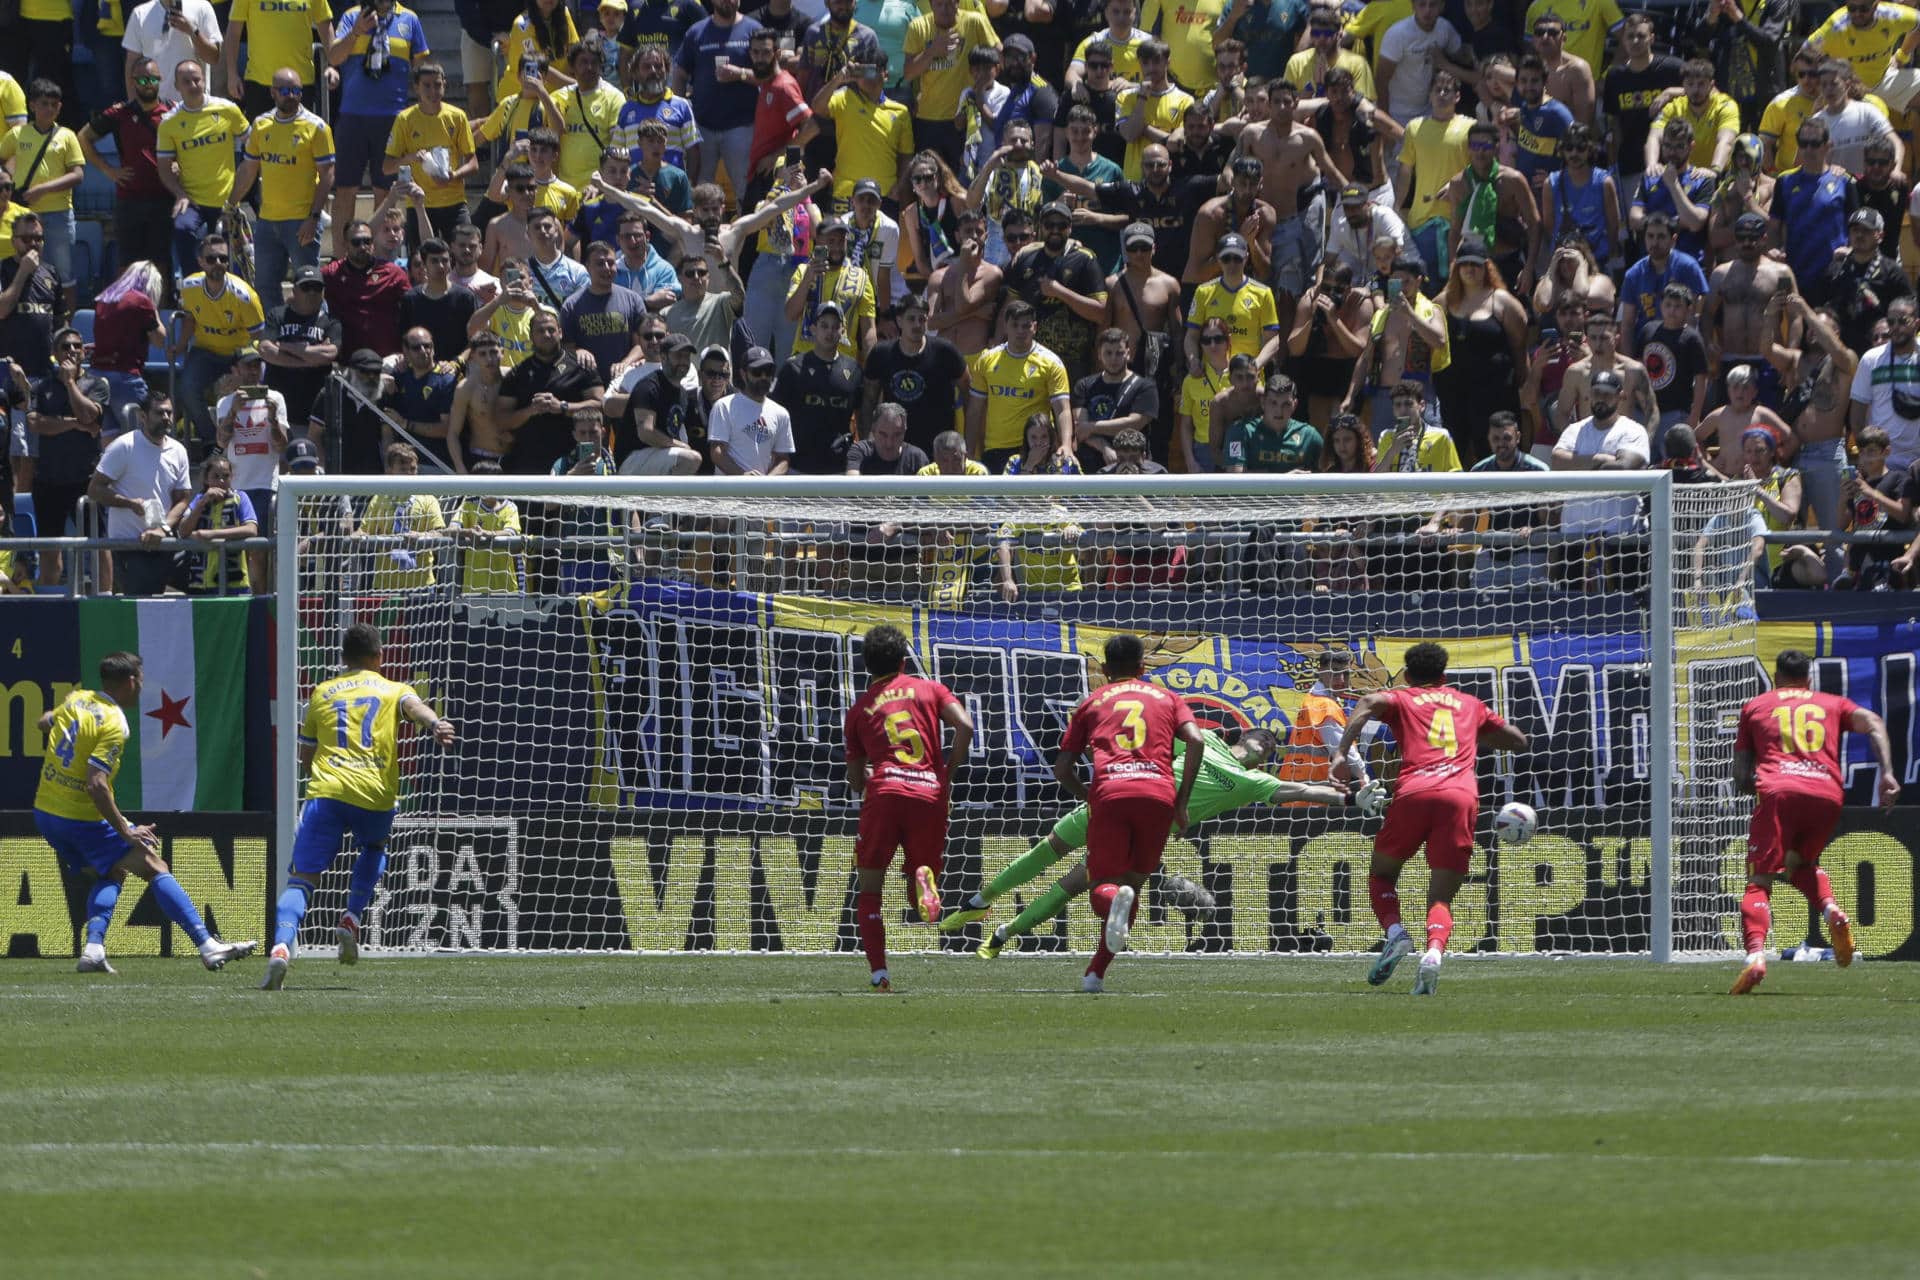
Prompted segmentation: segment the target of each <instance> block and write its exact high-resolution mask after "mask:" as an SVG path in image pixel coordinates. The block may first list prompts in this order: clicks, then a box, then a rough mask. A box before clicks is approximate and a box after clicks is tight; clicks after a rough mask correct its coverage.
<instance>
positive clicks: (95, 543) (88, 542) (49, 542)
mask: <svg viewBox="0 0 1920 1280" xmlns="http://www.w3.org/2000/svg"><path fill="white" fill-rule="evenodd" d="M0 551H14V552H23V551H27V552H47V551H58V552H60V553H61V564H60V570H61V572H60V576H61V578H62V579H63V586H64V591H63V592H62V594H65V595H69V596H86V595H93V594H97V593H96V592H95V591H94V590H92V588H93V587H95V586H96V585H97V584H98V582H99V581H100V575H99V572H98V570H97V568H93V570H92V571H91V572H83V568H92V566H93V561H94V557H95V556H96V555H98V554H99V553H100V552H102V551H160V552H168V553H171V554H175V555H177V554H179V553H181V552H198V553H200V554H202V555H214V554H217V553H219V552H225V551H265V552H267V553H268V554H269V555H271V554H272V552H273V539H272V538H235V539H233V540H232V541H230V542H222V543H220V544H219V545H218V546H212V545H209V544H207V543H205V542H195V541H193V540H192V539H189V538H167V539H163V540H162V541H159V542H148V541H144V540H142V539H140V538H37V537H36V538H0ZM269 578H271V575H269ZM208 594H212V595H237V594H240V593H239V592H238V591H234V590H229V584H228V580H227V558H226V556H224V555H222V556H220V560H219V571H218V573H217V574H216V575H215V582H214V589H213V591H211V592H209V593H208ZM5 598H6V597H4V596H0V600H4V599H5Z"/></svg>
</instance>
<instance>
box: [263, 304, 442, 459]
mask: <svg viewBox="0 0 1920 1280" xmlns="http://www.w3.org/2000/svg"><path fill="white" fill-rule="evenodd" d="M266 336H267V337H268V338H270V339H272V340H273V341H274V342H277V343H279V344H280V345H281V346H283V347H313V346H325V345H326V344H328V343H332V344H333V345H334V346H335V347H336V348H337V347H338V346H339V345H340V322H339V321H338V320H336V319H334V318H333V316H332V315H331V314H329V313H328V312H327V310H326V309H325V308H324V307H323V308H322V309H321V310H320V311H319V312H318V313H317V314H315V315H310V316H308V315H301V314H300V313H299V312H298V311H295V310H294V309H293V307H292V305H291V304H288V305H286V306H280V307H275V308H274V310H273V314H272V315H271V316H269V317H267V332H266ZM461 346H462V349H463V350H464V349H465V344H464V343H462V344H461ZM348 354H350V353H349V352H345V351H342V352H340V355H341V356H343V357H344V356H346V355H348ZM329 372H330V371H329V370H328V369H326V368H324V367H322V368H316V369H283V368H281V367H280V366H279V365H277V364H269V365H268V366H267V385H268V386H269V387H271V388H273V389H274V390H275V391H278V392H279V393H280V394H281V396H282V397H283V398H285V400H286V402H287V424H288V425H289V426H291V427H292V428H293V429H294V430H296V431H298V430H300V429H302V425H303V424H304V423H305V422H306V421H307V419H308V418H310V417H312V416H313V411H314V402H315V401H316V400H318V399H319V397H320V392H321V391H322V390H324V389H325V387H326V385H327V374H328V373H329Z"/></svg>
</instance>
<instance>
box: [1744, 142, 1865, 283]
mask: <svg viewBox="0 0 1920 1280" xmlns="http://www.w3.org/2000/svg"><path fill="white" fill-rule="evenodd" d="M1796 136H1797V137H1798V138H1799V140H1800V167H1799V168H1797V169H1790V170H1788V171H1787V172H1786V173H1783V174H1781V175H1780V178H1779V180H1778V181H1777V182H1775V183H1774V187H1773V210H1772V213H1771V223H1772V243H1774V244H1777V245H1778V246H1779V247H1780V248H1782V249H1784V250H1785V251H1786V255H1787V265H1788V266H1790V267H1792V268H1793V275H1794V279H1795V280H1809V281H1811V280H1814V279H1817V278H1818V277H1819V275H1820V273H1821V272H1822V271H1825V270H1826V269H1827V263H1828V262H1829V261H1831V260H1832V258H1833V255H1834V254H1835V253H1836V252H1838V251H1839V250H1840V249H1842V248H1844V247H1845V246H1846V243H1847V219H1848V218H1849V217H1851V216H1852V214H1853V211H1854V210H1855V209H1857V208H1859V207H1860V189H1859V186H1858V184H1856V183H1855V182H1854V180H1853V175H1852V174H1850V173H1848V172H1847V171H1846V170H1845V169H1843V168H1841V167H1840V166H1839V165H1837V164H1834V163H1833V138H1832V135H1831V134H1829V133H1828V131H1827V123H1826V121H1824V120H1822V119H1820V117H1819V116H1818V115H1814V116H1811V117H1809V118H1808V119H1807V120H1805V121H1803V122H1802V123H1801V125H1800V128H1799V131H1798V133H1797V135H1796ZM1742 217H1743V218H1744V215H1742ZM1735 233H1736V235H1737V234H1738V224H1737V223H1736V224H1735Z"/></svg>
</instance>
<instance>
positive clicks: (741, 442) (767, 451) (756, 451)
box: [703, 347, 794, 476]
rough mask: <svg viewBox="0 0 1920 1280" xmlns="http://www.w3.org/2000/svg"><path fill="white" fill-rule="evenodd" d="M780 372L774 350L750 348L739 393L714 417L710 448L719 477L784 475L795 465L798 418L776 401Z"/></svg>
mask: <svg viewBox="0 0 1920 1280" xmlns="http://www.w3.org/2000/svg"><path fill="white" fill-rule="evenodd" d="M703 363H704V361H703ZM775 367H776V366H775V365H774V361H773V353H772V352H771V351H769V350H767V349H766V348H765V347H748V348H747V352H746V355H745V356H743V357H742V358H741V361H740V379H739V388H738V390H736V391H734V392H733V394H731V395H726V396H722V397H721V398H720V399H719V400H718V401H717V402H716V403H715V404H714V406H713V408H712V410H711V411H710V412H709V413H708V415H707V448H708V450H709V452H710V453H711V455H712V457H713V467H714V470H715V471H716V472H718V473H719V474H721V475H728V476H783V475H785V474H787V471H788V470H789V468H790V467H791V466H792V462H793V454H794V444H793V418H792V415H790V414H789V413H788V412H787V410H786V408H785V407H784V406H782V405H781V404H780V403H778V402H777V401H775V400H774V399H772V397H771V393H772V391H773V379H774V371H775Z"/></svg>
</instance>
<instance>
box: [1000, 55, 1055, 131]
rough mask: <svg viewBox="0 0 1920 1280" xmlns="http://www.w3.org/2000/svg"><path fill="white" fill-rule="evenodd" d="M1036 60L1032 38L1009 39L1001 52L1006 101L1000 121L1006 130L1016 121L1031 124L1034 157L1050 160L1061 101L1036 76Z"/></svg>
mask: <svg viewBox="0 0 1920 1280" xmlns="http://www.w3.org/2000/svg"><path fill="white" fill-rule="evenodd" d="M1036 56H1037V55H1036V53H1035V49H1034V43H1033V40H1032V38H1031V37H1030V36H1027V35H1025V34H1024V33H1022V34H1014V35H1009V36H1007V37H1006V43H1005V44H1004V45H1002V46H1001V48H1000V83H1001V84H1003V85H1005V86H1006V87H1007V101H1006V105H1005V107H1004V108H1003V109H1002V112H1001V115H1000V119H1001V123H1002V125H1003V127H1004V125H1005V124H1006V123H1007V122H1010V121H1014V120H1025V121H1026V122H1027V123H1029V124H1031V125H1032V126H1033V150H1034V154H1035V155H1036V156H1051V155H1052V154H1053V118H1054V116H1055V115H1056V114H1057V113H1058V112H1059V110H1060V98H1059V95H1058V94H1056V93H1055V92H1054V87H1053V86H1052V85H1051V84H1049V83H1048V82H1047V81H1046V79H1044V78H1043V77H1041V76H1039V75H1036V74H1034V70H1033V68H1034V62H1035V58H1036Z"/></svg>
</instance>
